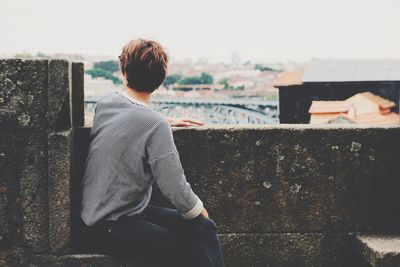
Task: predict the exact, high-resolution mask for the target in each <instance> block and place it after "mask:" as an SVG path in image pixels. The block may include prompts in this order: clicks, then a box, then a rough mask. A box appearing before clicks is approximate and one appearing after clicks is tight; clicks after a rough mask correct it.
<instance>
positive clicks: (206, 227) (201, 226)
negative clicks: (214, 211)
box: [197, 216, 217, 236]
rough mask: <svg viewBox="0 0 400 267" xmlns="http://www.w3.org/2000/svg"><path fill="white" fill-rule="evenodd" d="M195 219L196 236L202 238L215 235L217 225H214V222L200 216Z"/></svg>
mask: <svg viewBox="0 0 400 267" xmlns="http://www.w3.org/2000/svg"><path fill="white" fill-rule="evenodd" d="M197 219H198V223H197V231H198V234H200V235H202V236H214V235H217V225H216V224H215V222H214V221H213V220H212V219H210V218H206V217H203V216H201V217H199V218H197Z"/></svg>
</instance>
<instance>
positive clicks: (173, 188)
mask: <svg viewBox="0 0 400 267" xmlns="http://www.w3.org/2000/svg"><path fill="white" fill-rule="evenodd" d="M146 152H147V155H148V163H149V164H150V168H151V172H152V175H153V177H154V179H155V181H156V183H157V185H158V187H159V188H160V190H161V192H162V194H163V195H164V196H165V197H166V198H168V199H169V200H170V201H171V202H172V204H173V205H174V206H175V207H176V209H177V210H178V211H179V212H180V213H181V214H182V216H183V218H185V219H192V218H195V217H196V216H198V215H199V214H200V213H201V211H202V210H203V203H202V201H201V200H200V199H199V197H198V196H197V195H196V194H195V193H194V192H193V190H192V188H191V186H190V184H189V183H188V182H187V180H186V177H185V174H184V170H183V168H182V165H181V161H180V158H179V154H178V151H177V149H176V146H175V143H174V139H173V136H172V131H171V127H170V126H169V124H168V122H167V121H166V120H163V121H162V122H161V123H160V124H159V125H158V126H157V127H156V128H155V130H154V132H153V133H152V135H151V136H150V137H149V140H148V143H147V145H146Z"/></svg>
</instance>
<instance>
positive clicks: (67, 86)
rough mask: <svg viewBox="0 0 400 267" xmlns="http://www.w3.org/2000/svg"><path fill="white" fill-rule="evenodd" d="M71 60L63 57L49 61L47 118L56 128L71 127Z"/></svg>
mask: <svg viewBox="0 0 400 267" xmlns="http://www.w3.org/2000/svg"><path fill="white" fill-rule="evenodd" d="M71 69H72V66H71V62H69V61H67V60H62V59H56V60H50V61H49V85H48V86H49V95H48V105H47V120H48V123H49V124H50V125H52V127H53V128H55V129H56V130H65V129H69V128H71V124H72V123H71V106H72V105H71V94H70V91H71V88H72V70H71Z"/></svg>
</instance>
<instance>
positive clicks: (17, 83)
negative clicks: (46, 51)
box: [0, 59, 84, 130]
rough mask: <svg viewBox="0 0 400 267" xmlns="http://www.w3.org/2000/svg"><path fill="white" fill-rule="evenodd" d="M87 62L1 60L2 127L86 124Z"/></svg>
mask: <svg viewBox="0 0 400 267" xmlns="http://www.w3.org/2000/svg"><path fill="white" fill-rule="evenodd" d="M83 108H84V107H83V64H82V63H71V62H69V61H67V60H62V59H51V60H36V59H35V60H31V59H30V60H20V59H3V60H0V127H1V128H2V129H17V128H36V129H38V128H43V129H51V130H66V129H70V128H71V127H72V126H73V127H78V126H83V119H84V118H83V115H84V114H83Z"/></svg>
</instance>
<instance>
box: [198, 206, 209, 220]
mask: <svg viewBox="0 0 400 267" xmlns="http://www.w3.org/2000/svg"><path fill="white" fill-rule="evenodd" d="M200 215H202V216H204V217H206V218H209V216H208V212H207V210H206V209H205V208H203V210H202V211H201V213H200Z"/></svg>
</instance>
